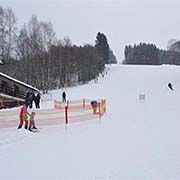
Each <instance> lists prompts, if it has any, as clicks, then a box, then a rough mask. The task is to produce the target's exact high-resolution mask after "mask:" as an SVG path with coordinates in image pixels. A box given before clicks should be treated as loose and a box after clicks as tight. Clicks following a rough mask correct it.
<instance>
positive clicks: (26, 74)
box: [0, 6, 117, 93]
mask: <svg viewBox="0 0 180 180" xmlns="http://www.w3.org/2000/svg"><path fill="white" fill-rule="evenodd" d="M17 27H18V25H17V20H16V16H15V14H14V12H13V11H12V9H10V8H3V7H2V6H0V59H1V61H3V62H4V65H3V66H0V71H1V72H3V73H6V74H7V75H9V76H12V77H14V78H16V79H18V80H21V81H23V82H25V83H27V84H30V85H32V86H35V87H37V88H39V89H40V90H42V91H43V93H47V92H48V90H50V89H56V88H62V87H66V86H72V85H76V84H82V83H86V82H88V81H90V80H93V79H94V80H95V79H97V77H98V76H99V74H101V75H102V76H103V75H104V74H105V64H112V63H117V60H116V57H115V56H114V54H113V51H112V50H111V48H110V47H109V43H108V40H107V37H106V35H105V34H104V33H101V32H97V35H95V36H96V38H95V45H91V44H85V45H82V46H77V45H74V44H72V43H71V40H70V38H69V37H64V38H63V39H58V38H57V37H56V34H55V32H54V30H53V24H52V23H51V22H44V21H39V20H38V18H37V16H35V15H32V17H31V19H30V20H29V22H28V23H27V24H24V25H23V27H21V28H20V29H18V28H17Z"/></svg>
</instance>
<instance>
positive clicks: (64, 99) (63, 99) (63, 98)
mask: <svg viewBox="0 0 180 180" xmlns="http://www.w3.org/2000/svg"><path fill="white" fill-rule="evenodd" d="M62 102H66V92H65V91H63V93H62Z"/></svg>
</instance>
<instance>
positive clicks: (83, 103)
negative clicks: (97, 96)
mask: <svg viewBox="0 0 180 180" xmlns="http://www.w3.org/2000/svg"><path fill="white" fill-rule="evenodd" d="M84 108H85V99H83V109H84Z"/></svg>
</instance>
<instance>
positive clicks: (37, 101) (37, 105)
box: [34, 93, 41, 109]
mask: <svg viewBox="0 0 180 180" xmlns="http://www.w3.org/2000/svg"><path fill="white" fill-rule="evenodd" d="M40 98H41V96H40V93H38V94H37V95H36V96H35V97H34V102H35V105H36V109H37V108H40V106H39V103H40Z"/></svg>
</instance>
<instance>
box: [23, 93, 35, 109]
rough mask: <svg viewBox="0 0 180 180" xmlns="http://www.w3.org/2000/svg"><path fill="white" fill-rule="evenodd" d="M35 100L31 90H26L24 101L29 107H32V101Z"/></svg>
mask: <svg viewBox="0 0 180 180" xmlns="http://www.w3.org/2000/svg"><path fill="white" fill-rule="evenodd" d="M34 100H35V95H34V93H33V92H27V94H26V98H25V102H26V103H27V104H29V108H30V109H31V108H32V107H33V101H34Z"/></svg>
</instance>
